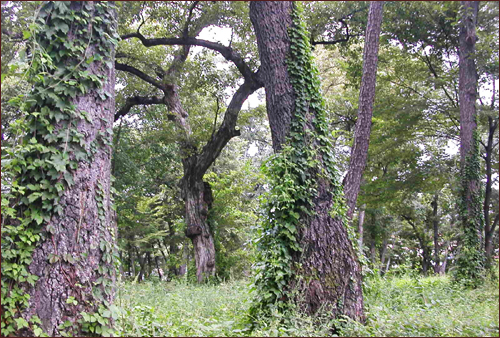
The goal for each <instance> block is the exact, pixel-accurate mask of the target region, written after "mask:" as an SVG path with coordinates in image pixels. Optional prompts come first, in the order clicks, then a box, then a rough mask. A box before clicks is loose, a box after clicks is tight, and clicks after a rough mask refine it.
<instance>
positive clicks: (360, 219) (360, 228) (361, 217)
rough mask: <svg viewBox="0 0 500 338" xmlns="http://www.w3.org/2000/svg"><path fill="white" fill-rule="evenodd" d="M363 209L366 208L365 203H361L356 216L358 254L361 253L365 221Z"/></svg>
mask: <svg viewBox="0 0 500 338" xmlns="http://www.w3.org/2000/svg"><path fill="white" fill-rule="evenodd" d="M365 209H366V204H363V206H362V207H361V208H360V209H359V216H358V248H359V254H360V255H362V254H363V229H364V227H363V225H364V223H365Z"/></svg>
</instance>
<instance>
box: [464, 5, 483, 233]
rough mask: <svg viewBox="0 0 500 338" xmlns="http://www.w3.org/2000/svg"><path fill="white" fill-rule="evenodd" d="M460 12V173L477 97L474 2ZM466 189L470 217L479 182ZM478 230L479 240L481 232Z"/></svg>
mask: <svg viewBox="0 0 500 338" xmlns="http://www.w3.org/2000/svg"><path fill="white" fill-rule="evenodd" d="M461 3H462V6H463V7H464V8H463V9H464V12H465V13H467V14H465V15H464V17H463V19H462V21H463V22H462V25H461V29H460V36H459V40H460V55H459V98H460V164H461V167H462V170H464V168H465V167H466V166H467V164H468V161H469V160H470V156H471V155H472V150H473V147H474V145H473V142H474V138H473V134H474V131H475V130H476V129H477V124H476V115H477V113H476V97H477V78H478V75H477V72H476V64H475V60H474V54H475V45H476V39H477V37H476V21H477V12H478V7H479V3H478V2H477V1H462V2H461ZM465 184H466V187H464V189H466V200H465V201H464V202H465V204H466V208H467V211H468V216H465V218H468V217H471V216H472V215H474V210H473V209H474V207H473V206H472V203H473V201H472V199H473V198H472V196H473V195H474V194H477V193H478V192H479V190H480V184H481V183H480V182H479V180H469V181H468V182H466V183H465ZM477 230H478V236H479V238H482V231H481V230H480V229H477Z"/></svg>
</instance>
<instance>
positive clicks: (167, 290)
mask: <svg viewBox="0 0 500 338" xmlns="http://www.w3.org/2000/svg"><path fill="white" fill-rule="evenodd" d="M247 283H248V282H247V281H231V282H227V283H221V284H218V285H193V284H190V283H187V282H185V281H176V282H170V283H165V282H144V283H140V284H133V283H131V282H127V283H122V284H121V285H120V288H119V291H118V297H117V305H118V306H120V307H121V308H122V312H123V314H122V316H121V317H120V318H119V319H118V321H117V327H118V329H119V334H120V335H122V336H141V337H153V336H156V337H161V336H207V337H213V336H218V337H227V336H261V337H271V336H282V337H283V336H329V335H332V332H335V331H333V330H332V328H333V327H335V326H337V328H338V327H339V325H342V329H341V331H340V335H342V336H497V337H498V336H499V329H498V315H499V312H498V308H499V298H498V275H497V276H496V277H495V279H494V280H489V281H488V282H487V283H486V284H485V285H484V286H483V287H481V288H478V289H476V290H469V289H462V288H460V287H459V286H456V285H454V284H453V283H452V282H451V281H450V279H449V278H448V277H427V278H423V277H422V278H415V277H411V276H403V277H388V278H381V277H374V278H371V279H369V280H367V281H366V284H367V287H366V290H365V309H366V313H367V323H366V325H364V326H363V325H360V324H358V323H354V322H351V321H348V320H340V321H339V320H331V319H329V318H328V317H327V315H325V314H323V316H321V315H320V316H319V317H317V318H311V317H308V316H306V315H304V314H301V313H300V311H293V312H291V313H287V314H278V313H274V314H273V315H272V317H271V318H255V319H254V320H255V321H256V322H257V324H258V325H257V328H256V329H254V330H253V331H251V330H250V326H249V324H248V323H247V322H248V317H247V310H248V307H249V302H250V301H251V299H250V297H251V295H250V294H249V293H248V285H247ZM337 332H339V331H337Z"/></svg>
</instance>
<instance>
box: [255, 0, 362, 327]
mask: <svg viewBox="0 0 500 338" xmlns="http://www.w3.org/2000/svg"><path fill="white" fill-rule="evenodd" d="M292 6H293V4H292V3H291V2H288V1H286V2H277V1H276V2H274V1H264V2H251V4H250V19H251V21H252V23H253V26H254V29H255V33H256V36H257V44H258V48H259V55H260V60H261V69H262V76H263V82H264V87H265V89H266V104H267V113H268V117H269V124H270V127H271V133H272V138H273V148H274V150H275V151H280V149H282V144H283V143H284V141H285V138H286V136H287V134H288V132H289V130H290V123H291V122H292V116H294V109H295V101H294V100H295V94H294V90H293V88H292V85H291V82H290V77H289V74H288V71H287V66H286V57H287V54H288V52H289V49H290V39H289V36H288V32H287V29H288V27H290V25H291V22H292V21H291V17H290V15H291V11H292ZM315 113H316V112H314V111H313V110H310V112H309V115H310V117H309V122H308V123H306V128H309V129H313V128H314V126H313V124H312V123H311V119H312V118H313V117H314V115H315ZM312 146H313V147H317V146H318V145H317V144H316V143H315V142H312ZM318 169H319V168H318ZM317 183H318V185H317V194H316V196H314V198H313V210H312V211H313V216H306V215H302V216H301V219H302V222H301V223H302V224H301V227H300V230H299V241H300V246H301V247H302V248H303V252H302V253H300V254H295V255H294V257H293V261H294V262H295V263H298V264H299V265H300V267H301V268H300V270H298V271H297V274H298V275H300V276H303V277H304V278H303V279H298V280H297V279H294V280H292V281H291V282H290V285H289V287H290V288H291V289H297V290H298V291H299V293H300V296H299V298H298V299H297V300H298V301H299V303H300V305H301V307H302V308H303V309H304V310H305V311H307V312H308V313H315V312H316V311H317V310H318V309H319V308H320V306H325V307H326V309H328V310H329V311H331V314H332V317H337V316H339V315H347V316H349V317H350V318H352V319H354V320H358V321H364V313H363V295H362V291H361V269H360V265H359V263H358V261H357V258H356V253H355V252H354V250H353V248H352V244H351V242H350V240H349V238H348V235H347V231H346V229H345V227H344V225H343V224H342V221H341V220H340V219H338V218H335V219H333V218H332V217H331V216H330V215H329V211H330V209H331V207H332V194H331V189H332V187H331V186H330V184H329V183H327V182H326V181H325V180H318V182H317Z"/></svg>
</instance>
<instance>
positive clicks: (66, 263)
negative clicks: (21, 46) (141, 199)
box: [2, 2, 117, 336]
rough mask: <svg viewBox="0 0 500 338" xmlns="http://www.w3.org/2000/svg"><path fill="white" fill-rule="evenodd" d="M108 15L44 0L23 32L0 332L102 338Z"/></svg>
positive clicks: (113, 254)
mask: <svg viewBox="0 0 500 338" xmlns="http://www.w3.org/2000/svg"><path fill="white" fill-rule="evenodd" d="M115 16H116V12H115V9H114V4H113V3H110V2H71V3H69V2H45V3H43V4H42V5H41V9H40V11H39V13H38V15H37V19H36V21H35V23H36V27H35V28H34V30H33V31H31V32H30V35H31V39H30V42H29V44H28V45H29V46H30V54H31V68H30V70H29V77H28V80H29V81H30V83H31V84H32V92H31V93H30V94H28V96H27V99H23V98H20V99H19V103H20V108H21V109H22V111H24V114H25V115H24V121H22V122H19V123H20V124H23V126H22V127H21V129H22V130H20V133H23V135H24V137H22V139H21V140H20V142H18V144H16V145H14V149H12V151H11V152H10V154H9V155H10V156H11V161H10V162H9V164H8V166H7V167H6V168H4V169H5V170H13V171H15V172H17V173H18V175H17V176H16V177H15V178H14V180H13V182H12V185H11V191H10V193H9V202H10V204H9V205H10V206H11V207H12V208H9V209H5V210H4V205H3V203H2V220H3V222H4V223H3V224H2V225H3V226H2V263H3V264H2V334H4V335H8V334H12V333H13V334H15V335H20V336H34V335H37V336H38V335H40V334H41V333H42V332H45V333H46V334H48V335H49V336H61V335H67V334H71V335H85V334H87V335H88V334H92V333H94V334H103V335H109V333H110V329H111V326H112V317H115V314H113V315H112V312H113V311H110V309H111V310H112V309H113V306H112V303H113V298H114V282H115V273H116V272H115V271H116V270H115V269H116V266H115V265H116V264H115V263H116V262H117V251H116V245H115V235H116V225H115V212H114V211H113V208H112V199H111V192H110V189H111V175H110V173H111V148H110V145H111V141H112V127H113V116H114V106H115V101H114V80H115V75H114V66H113V65H114V62H113V59H114V45H115V44H116V37H117V36H116V33H115V29H116V22H115V20H116V18H115ZM2 162H4V161H3V160H2ZM21 187H22V188H23V189H24V195H22V194H20V190H21ZM93 318H95V319H93ZM98 318H99V321H97V319H98Z"/></svg>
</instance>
